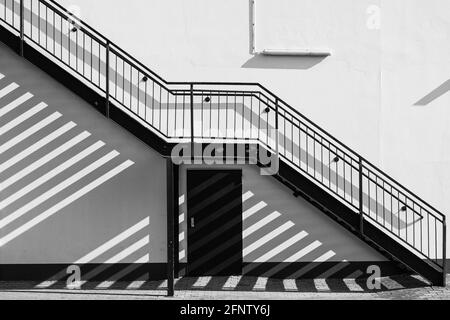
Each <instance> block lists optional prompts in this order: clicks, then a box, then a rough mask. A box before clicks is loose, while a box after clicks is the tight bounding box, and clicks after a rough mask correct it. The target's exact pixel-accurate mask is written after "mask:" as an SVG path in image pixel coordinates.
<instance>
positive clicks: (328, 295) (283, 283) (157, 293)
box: [0, 275, 450, 300]
mask: <svg viewBox="0 0 450 320" xmlns="http://www.w3.org/2000/svg"><path fill="white" fill-rule="evenodd" d="M380 280H381V288H380V289H379V290H370V289H369V288H367V285H366V283H365V280H352V279H341V280H338V279H326V280H325V279H314V280H296V281H294V280H275V279H267V278H253V277H244V278H241V277H230V278H225V277H217V278H210V277H200V278H182V279H177V281H176V293H175V297H174V298H167V297H166V296H165V295H166V290H165V287H166V283H165V282H164V281H151V282H144V281H136V282H113V283H107V282H104V283H98V282H89V283H85V284H83V285H82V286H81V289H72V290H70V289H67V287H66V284H65V283H61V282H45V283H32V282H0V299H1V300H10V299H32V300H35V299H49V300H52V299H62V300H67V299H77V300H78V299H83V300H99V299H101V300H105V299H107V300H111V299H114V300H123V299H125V300H130V299H131V300H133V299H136V300H154V299H192V300H210V299H218V300H235V299H236V300H239V299H248V300H264V299H274V300H279V299H281V300H291V299H294V300H320V299H332V300H340V299H343V300H348V299H351V300H361V299H363V300H371V299H420V300H429V299H431V300H450V289H449V287H450V278H447V288H441V287H431V286H430V285H428V284H427V283H426V282H424V280H423V279H422V278H420V277H416V276H406V275H405V276H397V277H388V278H382V279H380Z"/></svg>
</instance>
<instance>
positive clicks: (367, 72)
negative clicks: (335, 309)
mask: <svg viewBox="0 0 450 320" xmlns="http://www.w3.org/2000/svg"><path fill="white" fill-rule="evenodd" d="M59 2H60V3H62V4H63V5H65V6H67V7H70V6H71V5H74V6H78V8H79V9H81V17H82V18H83V19H84V20H86V21H87V22H88V23H90V24H91V25H92V26H94V27H95V28H98V30H100V31H101V32H103V33H104V34H105V35H108V36H109V37H110V38H111V39H112V40H113V41H115V42H116V43H118V44H120V45H121V46H122V47H123V48H124V49H126V50H127V51H129V52H130V53H132V54H133V55H134V56H136V57H137V58H138V59H139V60H141V61H143V62H144V63H146V64H147V65H148V66H149V67H151V68H152V69H154V70H155V71H157V72H158V73H159V74H161V75H162V76H163V77H165V78H167V79H169V80H174V81H176V80H179V81H182V80H186V81H188V80H189V81H190V80H202V81H208V80H211V81H257V82H261V83H262V84H264V85H266V86H267V87H269V88H270V89H272V90H273V91H274V92H276V93H278V94H279V95H280V96H281V97H283V98H284V99H285V100H286V101H287V102H289V103H290V104H291V105H292V106H294V107H295V108H297V109H298V110H300V111H301V112H302V113H304V114H305V115H306V116H308V117H310V118H311V119H312V120H313V121H315V122H316V123H318V124H319V125H322V126H323V127H324V128H325V129H327V130H328V131H329V132H330V133H332V134H334V135H335V136H336V137H337V138H339V139H341V140H342V141H344V142H346V143H347V144H348V145H349V146H350V147H353V148H354V149H355V150H357V151H359V152H360V153H361V154H362V155H363V156H365V157H367V158H368V159H370V160H371V161H372V162H374V163H375V164H378V165H379V166H380V167H381V168H382V169H384V170H386V171H387V172H388V173H389V174H391V175H392V176H393V177H394V178H396V179H397V180H399V181H401V182H402V183H404V184H405V185H406V186H408V187H409V188H410V189H412V190H413V191H415V192H417V193H418V194H419V195H420V196H422V197H423V198H424V199H426V200H427V201H429V202H430V203H431V204H432V205H434V206H436V207H437V208H438V209H440V210H441V211H443V212H444V213H445V212H450V202H449V201H448V194H449V191H450V165H449V164H450V163H449V161H450V159H449V155H450V154H449V148H448V147H447V143H446V142H447V140H448V137H449V132H448V127H449V121H450V120H449V119H450V117H449V112H450V111H449V110H448V105H449V103H450V94H448V93H447V91H448V90H449V89H450V85H449V74H450V64H449V63H448V52H449V51H450V41H448V40H449V37H450V34H449V33H450V17H449V16H448V14H447V12H449V9H450V3H449V2H448V1H446V0H431V1H426V2H425V1H420V0H340V1H334V0H314V1H312V0H302V1H297V0H277V1H275V0H272V1H270V0H256V3H255V6H256V17H255V23H256V34H255V43H256V50H257V51H261V50H263V49H267V48H268V49H278V48H291V49H295V48H304V47H311V48H315V47H319V48H329V49H330V50H331V52H332V55H331V56H330V57H328V58H325V59H316V58H282V57H262V56H258V55H253V54H251V52H250V32H249V30H250V28H249V23H250V12H249V1H244V0H230V1H218V0H215V1H211V0H194V1H183V0H173V1H163V0H150V1H149V0H145V1H144V0H133V1H127V2H124V1H118V0H113V1H111V0H108V1H106V0H97V1H95V2H93V1H87V0H60V1H59ZM75 11H76V10H75ZM112 21H114V22H116V23H112Z"/></svg>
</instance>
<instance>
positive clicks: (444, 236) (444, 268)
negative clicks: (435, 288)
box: [442, 216, 447, 286]
mask: <svg viewBox="0 0 450 320" xmlns="http://www.w3.org/2000/svg"><path fill="white" fill-rule="evenodd" d="M446 260H447V221H446V218H445V216H444V217H443V220H442V275H443V285H444V286H445V284H446V280H447V279H446V275H447V262H446Z"/></svg>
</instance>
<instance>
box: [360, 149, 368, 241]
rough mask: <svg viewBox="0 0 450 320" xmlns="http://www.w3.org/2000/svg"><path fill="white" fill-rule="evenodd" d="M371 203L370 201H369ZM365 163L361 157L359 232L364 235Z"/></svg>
mask: <svg viewBox="0 0 450 320" xmlns="http://www.w3.org/2000/svg"><path fill="white" fill-rule="evenodd" d="M369 201H370V199H369ZM363 202H364V201H363V162H362V158H361V157H359V219H360V220H359V231H360V232H361V235H364V208H363Z"/></svg>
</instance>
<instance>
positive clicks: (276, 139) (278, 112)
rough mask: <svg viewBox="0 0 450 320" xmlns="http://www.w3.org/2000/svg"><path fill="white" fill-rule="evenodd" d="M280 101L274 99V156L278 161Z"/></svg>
mask: <svg viewBox="0 0 450 320" xmlns="http://www.w3.org/2000/svg"><path fill="white" fill-rule="evenodd" d="M279 102H280V101H279V100H278V98H276V99H275V152H276V153H275V154H276V157H277V160H278V157H279V146H278V138H279V137H278V129H279V128H278V126H279V123H278V122H279V120H278V118H279V115H280V111H279V104H280V103H279Z"/></svg>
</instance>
